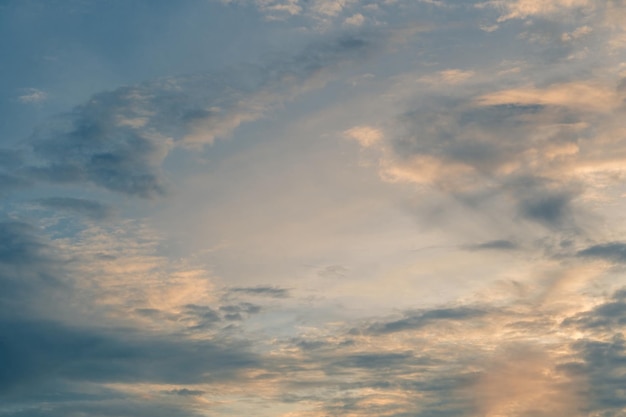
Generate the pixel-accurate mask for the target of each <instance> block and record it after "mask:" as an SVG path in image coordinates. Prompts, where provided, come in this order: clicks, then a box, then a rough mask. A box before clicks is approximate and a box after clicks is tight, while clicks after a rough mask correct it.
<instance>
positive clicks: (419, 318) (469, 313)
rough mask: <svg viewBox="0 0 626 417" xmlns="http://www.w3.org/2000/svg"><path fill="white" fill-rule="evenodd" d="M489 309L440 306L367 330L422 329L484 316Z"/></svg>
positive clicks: (406, 315)
mask: <svg viewBox="0 0 626 417" xmlns="http://www.w3.org/2000/svg"><path fill="white" fill-rule="evenodd" d="M487 314H488V313H487V311H485V310H480V309H476V308H471V307H455V308H440V309H433V310H424V311H417V312H411V313H407V314H405V317H404V318H402V319H400V320H393V321H387V322H378V323H374V324H371V325H369V326H368V327H367V329H366V332H369V333H374V334H385V333H395V332H402V331H406V330H416V329H421V328H423V327H425V326H428V325H430V324H433V323H436V322H445V321H463V320H469V319H474V318H477V317H483V316H485V315H487Z"/></svg>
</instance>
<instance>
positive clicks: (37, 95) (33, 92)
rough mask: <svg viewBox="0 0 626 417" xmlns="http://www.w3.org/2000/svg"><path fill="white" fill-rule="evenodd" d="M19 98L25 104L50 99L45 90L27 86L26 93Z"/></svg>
mask: <svg viewBox="0 0 626 417" xmlns="http://www.w3.org/2000/svg"><path fill="white" fill-rule="evenodd" d="M17 99H18V100H19V101H20V102H22V103H25V104H33V103H41V102H43V101H46V100H47V99H48V94H47V93H46V92H45V91H42V90H38V89H36V88H27V89H26V91H25V93H24V94H22V95H21V96H19V97H18V98H17Z"/></svg>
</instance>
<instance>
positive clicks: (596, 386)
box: [569, 333, 626, 417]
mask: <svg viewBox="0 0 626 417" xmlns="http://www.w3.org/2000/svg"><path fill="white" fill-rule="evenodd" d="M572 347H573V349H574V350H575V351H576V352H577V353H578V354H579V355H580V358H581V359H582V362H581V363H572V364H569V370H570V371H573V372H577V373H580V374H582V375H584V376H585V377H586V378H587V379H588V384H589V385H588V388H587V392H586V393H585V394H586V397H587V398H588V402H589V404H588V407H589V409H590V410H592V411H594V412H595V413H596V414H597V415H606V416H610V417H617V416H620V415H622V413H623V409H624V407H626V393H625V392H624V386H626V343H625V341H624V337H623V336H622V334H621V333H617V334H615V335H614V336H613V337H612V339H609V340H603V341H598V340H589V339H583V340H580V341H577V342H575V343H574V344H573V345H572ZM600 413H602V414H600Z"/></svg>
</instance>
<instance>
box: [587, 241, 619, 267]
mask: <svg viewBox="0 0 626 417" xmlns="http://www.w3.org/2000/svg"><path fill="white" fill-rule="evenodd" d="M577 255H578V256H579V257H582V258H596V259H604V260H607V261H611V262H616V263H623V262H626V243H622V242H609V243H602V244H599V245H594V246H590V247H588V248H586V249H583V250H581V251H579V252H578V253H577Z"/></svg>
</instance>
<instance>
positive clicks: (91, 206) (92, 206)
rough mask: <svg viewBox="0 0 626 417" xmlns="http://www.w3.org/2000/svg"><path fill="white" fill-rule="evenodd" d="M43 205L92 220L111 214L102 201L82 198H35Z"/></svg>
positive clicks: (105, 217)
mask: <svg viewBox="0 0 626 417" xmlns="http://www.w3.org/2000/svg"><path fill="white" fill-rule="evenodd" d="M37 203H39V204H40V205H41V206H43V207H47V208H51V209H55V210H61V211H66V212H69V213H75V214H80V215H82V216H85V217H87V218H90V219H93V220H104V219H107V218H109V217H111V215H112V214H113V210H112V209H111V208H110V207H109V206H106V205H104V204H102V203H99V202H97V201H93V200H86V199H83V198H70V197H50V198H42V199H39V200H37Z"/></svg>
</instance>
